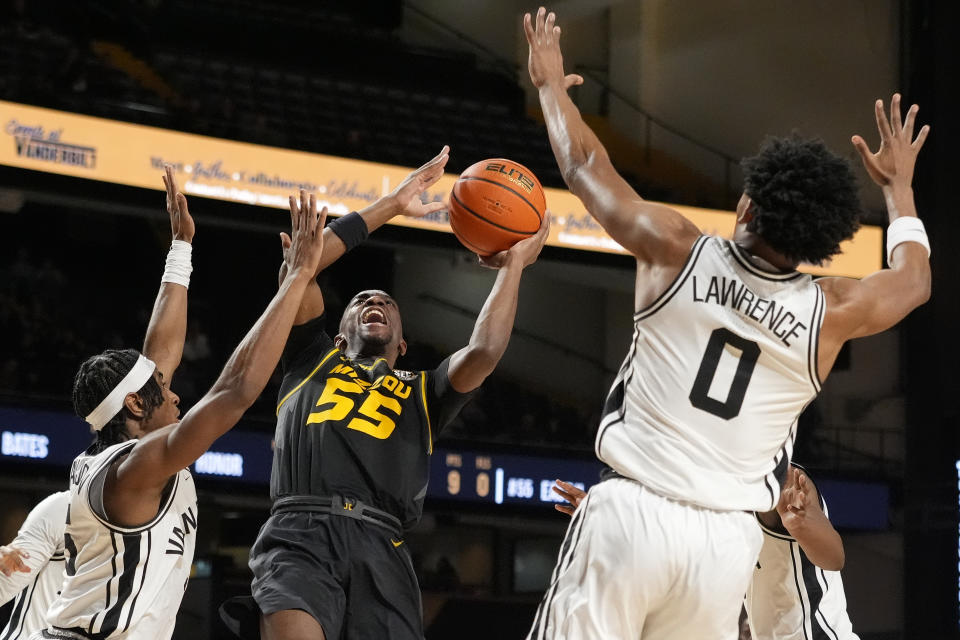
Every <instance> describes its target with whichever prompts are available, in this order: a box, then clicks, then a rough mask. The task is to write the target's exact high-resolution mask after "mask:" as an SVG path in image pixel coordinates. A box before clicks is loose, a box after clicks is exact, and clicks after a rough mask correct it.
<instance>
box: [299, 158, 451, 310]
mask: <svg viewBox="0 0 960 640" xmlns="http://www.w3.org/2000/svg"><path fill="white" fill-rule="evenodd" d="M449 159H450V147H448V146H444V147H443V148H442V149H441V150H440V153H438V154H437V155H436V156H434V157H433V159H431V160H430V161H429V162H427V163H426V164H424V165H423V166H421V167H420V168H419V169H417V170H416V171H413V172H411V173H410V174H409V175H408V176H407V177H406V178H404V180H403V182H401V183H400V184H399V185H398V186H397V188H396V189H394V190H393V191H391V192H390V193H389V194H388V195H386V196H384V197H382V198H380V199H379V200H377V201H376V202H374V203H373V204H372V205H370V206H369V207H367V208H365V209H362V210H361V211H359V212H357V213H350V214H347V215H346V216H343V217H342V218H340V219H338V220H335V221H334V222H332V223H331V224H330V226H329V227H327V228H326V229H324V230H323V255H322V256H321V257H320V264H319V265H317V273H316V274H315V275H317V274H319V273H320V272H321V271H323V270H324V269H326V268H327V267H329V266H330V265H331V264H333V263H334V262H336V261H337V260H338V259H339V258H340V257H341V256H342V255H343V254H345V253H346V252H347V251H348V250H350V249H352V248H353V247H354V246H355V245H356V244H358V243H359V242H362V241H363V240H364V239H365V238H366V237H367V235H368V234H370V233H371V232H373V231H376V230H377V229H379V228H380V227H382V226H383V225H384V224H386V223H387V222H388V221H389V220H391V219H392V218H394V217H396V216H398V215H401V216H407V217H410V218H422V217H423V216H425V215H427V214H430V213H435V212H437V211H440V210H442V209H444V208H445V207H446V204H445V203H443V202H427V203H424V202H422V201H421V199H420V197H421V196H422V195H423V192H424V191H426V190H427V189H429V188H430V187H432V186H433V185H434V184H436V183H437V181H438V180H439V179H440V178H441V177H442V176H443V170H444V168H445V167H446V166H447V160H449ZM304 194H305V192H304V191H302V190H301V191H300V199H301V201H302V200H303V199H304V197H305V195H304ZM290 201H291V205H290V206H291V207H292V206H294V202H295V201H294V199H293V198H291V199H290ZM280 246H281V248H282V249H283V252H284V254H286V252H287V251H288V250H289V248H290V237H289V236H288V235H287V234H285V233H281V234H280ZM285 273H286V264H285V263H284V264H281V266H280V281H281V282H283V278H284V275H285ZM323 309H324V305H323V293H322V292H321V291H320V287H319V286H317V283H316V282H313V283H311V284H310V285H308V286H307V291H306V293H305V294H304V296H303V302H302V303H301V305H300V309H299V310H298V311H297V318H296V320H295V321H294V324H295V325H301V324H305V323H307V322H309V321H310V320H313V319H314V318H316V317H318V316H320V315H321V314H322V313H323Z"/></svg>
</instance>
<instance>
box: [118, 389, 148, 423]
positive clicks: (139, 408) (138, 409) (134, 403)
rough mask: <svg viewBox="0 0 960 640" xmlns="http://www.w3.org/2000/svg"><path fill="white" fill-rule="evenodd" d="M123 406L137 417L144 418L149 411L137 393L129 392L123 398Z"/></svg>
mask: <svg viewBox="0 0 960 640" xmlns="http://www.w3.org/2000/svg"><path fill="white" fill-rule="evenodd" d="M123 406H125V407H126V408H127V411H129V412H130V415H132V416H133V417H135V418H140V419H142V418H143V417H144V415H146V413H147V412H146V410H145V409H144V406H143V400H141V399H140V396H138V395H137V394H136V393H128V394H127V397H126V398H124V399H123Z"/></svg>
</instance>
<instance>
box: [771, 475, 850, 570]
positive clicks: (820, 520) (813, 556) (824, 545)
mask: <svg viewBox="0 0 960 640" xmlns="http://www.w3.org/2000/svg"><path fill="white" fill-rule="evenodd" d="M787 473H788V475H787V482H786V484H785V485H784V487H783V490H782V491H781V492H780V502H779V503H777V508H776V509H775V510H773V511H769V512H767V513H763V514H760V519H761V521H763V523H764V524H766V525H767V526H769V527H771V528H774V529H777V528H779V526H778V525H780V524H782V525H783V528H784V529H786V530H787V533H789V534H790V535H791V536H793V537H794V538H795V539H796V541H797V544H799V545H800V548H801V549H803V552H804V553H805V554H806V555H807V558H809V559H810V562H812V563H813V564H815V565H817V566H818V567H820V568H821V569H826V570H827V571H840V569H842V568H843V563H844V553H843V540H842V539H841V538H840V534H839V533H837V530H836V529H834V528H833V525H832V524H831V523H830V520H829V519H828V518H827V516H826V514H825V513H824V512H823V509H821V508H820V496H819V494H818V493H817V488H816V487H815V486H814V485H813V483H812V482H810V479H809V478H808V477H807V475H806V474H805V473H804V472H803V471H802V470H800V469H797V468H796V467H790V469H789V471H788V472H787Z"/></svg>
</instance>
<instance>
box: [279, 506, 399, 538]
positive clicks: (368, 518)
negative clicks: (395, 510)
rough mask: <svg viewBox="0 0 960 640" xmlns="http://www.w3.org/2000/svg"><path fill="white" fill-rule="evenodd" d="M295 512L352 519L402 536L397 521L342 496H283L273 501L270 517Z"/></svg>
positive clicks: (378, 510) (374, 508)
mask: <svg viewBox="0 0 960 640" xmlns="http://www.w3.org/2000/svg"><path fill="white" fill-rule="evenodd" d="M295 511H300V512H310V513H326V514H329V515H332V516H342V517H344V518H353V519H354V520H362V521H364V522H369V523H370V524H373V525H376V526H378V527H381V528H383V529H387V530H388V531H390V532H391V533H393V534H395V535H396V536H397V537H400V536H402V535H403V523H401V522H400V520H399V519H397V518H395V517H394V516H392V515H390V514H389V513H387V512H386V511H381V510H380V509H377V508H376V507H371V506H370V505H368V504H366V503H365V502H361V501H359V500H353V499H351V498H344V497H343V496H328V497H320V496H283V497H282V498H277V499H276V500H274V502H273V506H272V507H271V508H270V515H276V514H278V513H291V512H295Z"/></svg>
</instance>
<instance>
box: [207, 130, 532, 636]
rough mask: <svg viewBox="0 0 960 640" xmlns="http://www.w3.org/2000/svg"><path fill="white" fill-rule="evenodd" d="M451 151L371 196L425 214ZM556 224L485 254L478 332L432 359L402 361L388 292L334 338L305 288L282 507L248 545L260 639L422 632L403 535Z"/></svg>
mask: <svg viewBox="0 0 960 640" xmlns="http://www.w3.org/2000/svg"><path fill="white" fill-rule="evenodd" d="M445 163H446V149H445V150H444V151H443V152H442V153H441V155H440V156H438V157H437V158H435V159H434V160H433V161H432V162H431V163H428V164H427V165H424V167H421V169H419V170H418V172H415V173H414V174H411V178H410V179H408V183H409V184H410V185H412V186H410V187H409V188H407V189H405V190H404V189H398V191H397V192H395V193H394V194H391V195H390V196H387V198H384V199H383V200H382V201H381V202H379V203H377V204H376V205H374V207H376V208H379V209H380V210H381V211H382V213H383V214H391V213H392V214H394V215H395V214H399V213H402V212H405V211H406V212H410V209H411V207H412V208H413V210H414V211H413V213H414V214H416V210H417V209H418V208H419V207H421V206H422V205H421V204H420V201H419V197H418V196H419V194H420V193H421V192H422V191H423V189H424V188H426V187H427V186H429V184H432V183H433V182H435V181H436V180H437V179H439V177H440V175H442V172H443V165H444V164H445ZM418 173H419V174H420V175H419V176H418V175H417V174H418ZM291 207H292V208H295V207H296V203H295V202H294V201H292V200H291ZM370 217H371V214H370V212H369V211H366V212H360V213H353V214H349V216H345V217H344V218H341V219H340V220H338V221H336V222H335V223H333V224H332V225H330V227H329V229H330V231H329V233H330V234H331V235H330V237H329V238H330V242H337V241H339V242H341V243H342V244H343V247H344V250H347V249H349V248H351V246H352V245H353V244H355V243H356V242H358V241H360V240H362V239H363V238H364V237H365V236H366V233H367V229H369V228H370V225H369V223H368V218H370ZM383 219H384V218H382V217H380V218H374V220H383ZM361 225H362V226H361ZM547 232H548V223H547V222H545V223H544V225H543V228H542V229H541V230H540V232H539V233H537V234H536V235H535V236H533V237H531V238H529V239H527V240H523V241H521V242H519V243H517V244H516V245H514V246H513V247H512V248H511V249H509V250H508V251H504V252H502V253H500V254H496V255H494V256H491V257H489V258H481V263H482V264H484V265H486V266H489V267H493V268H496V269H498V270H499V273H498V275H497V279H496V283H495V284H494V286H493V290H492V291H491V293H490V295H489V296H488V298H487V301H486V303H485V304H484V306H483V309H482V310H481V312H480V315H479V317H478V319H477V322H476V326H475V327H474V331H473V335H472V336H471V338H470V342H469V344H468V345H467V346H466V347H464V348H463V349H460V350H459V351H457V352H456V353H454V354H453V355H451V356H449V357H448V358H446V359H445V360H444V361H443V362H441V363H440V365H439V366H438V367H436V368H435V369H432V370H429V371H416V372H410V371H401V370H397V369H395V368H394V366H395V364H396V361H397V359H398V358H399V357H400V356H401V355H403V354H404V352H405V351H406V348H407V347H406V343H405V342H404V340H403V327H402V324H401V317H400V311H399V309H398V307H397V304H396V302H395V301H394V300H393V298H391V297H390V295H388V294H387V293H385V292H383V291H377V290H371V291H362V292H360V293H358V294H357V295H356V296H354V298H353V299H352V300H351V301H350V303H349V304H348V305H347V307H346V310H345V311H344V314H343V317H342V319H341V321H340V325H339V332H338V333H337V335H336V336H333V337H331V336H330V335H329V334H328V333H327V332H326V331H325V330H324V325H325V320H326V318H325V317H324V306H323V296H322V294H321V292H320V289H319V287H317V286H316V284H315V283H314V284H312V285H311V286H310V290H309V291H308V293H307V294H306V295H305V296H304V299H303V303H302V306H301V308H300V313H299V315H298V317H297V321H296V324H297V326H295V327H294V329H293V331H292V332H291V335H290V338H289V340H288V342H287V346H286V348H285V350H284V354H283V357H282V359H281V362H282V365H283V382H282V385H281V391H280V396H279V403H278V406H277V431H276V449H275V453H274V463H273V473H272V477H271V483H270V493H271V498H272V499H273V508H272V510H271V516H270V518H269V520H267V522H266V524H265V525H264V526H263V528H262V529H261V531H260V534H259V536H258V538H257V541H256V543H255V545H254V546H253V549H252V550H251V553H250V567H251V569H252V570H253V573H254V580H253V596H254V598H255V600H256V603H257V605H258V606H259V609H260V611H261V612H262V616H261V618H260V632H261V637H263V638H265V639H278V638H283V639H284V640H293V639H300V638H303V639H306V638H310V639H312V640H315V639H317V638H329V639H331V640H333V639H337V638H357V639H361V638H363V639H368V638H378V639H385V638H411V639H413V638H423V623H422V613H421V605H420V590H419V585H418V584H417V579H416V576H415V574H414V571H413V565H412V563H411V560H410V556H409V554H408V553H407V550H406V547H405V545H404V543H403V533H404V531H405V530H406V529H407V528H408V527H410V526H412V525H413V524H415V523H416V522H417V521H418V520H419V519H420V514H421V511H422V508H423V499H424V496H425V495H426V491H427V478H428V465H429V460H430V454H431V452H432V450H433V442H434V439H435V438H436V437H437V435H438V434H439V433H440V432H441V431H442V430H443V428H444V427H445V426H446V425H447V424H448V423H449V422H450V420H451V419H452V418H453V417H454V416H455V415H456V413H457V412H458V411H459V410H460V408H461V407H462V406H463V404H464V403H465V402H466V401H467V400H468V399H469V397H470V395H469V394H470V392H471V391H473V390H474V389H476V388H477V387H479V386H480V384H481V383H482V382H483V380H484V379H485V378H486V377H487V376H488V375H489V374H490V373H491V372H492V371H493V369H494V367H495V366H496V364H497V362H498V361H499V360H500V357H501V356H502V355H503V353H504V351H505V350H506V347H507V341H508V340H509V337H510V332H511V330H512V328H513V321H514V316H515V314H516V308H517V292H518V288H519V285H520V276H521V273H522V271H523V269H524V268H525V267H526V266H528V265H530V264H532V263H533V262H534V261H535V260H536V258H537V256H538V255H539V253H540V249H541V248H542V247H543V243H544V241H545V240H546V236H547ZM338 239H339V240H338ZM284 246H286V239H284ZM235 605H237V606H236V607H235ZM238 605H239V603H237V601H231V602H228V603H227V605H226V606H225V610H224V618H225V620H227V621H228V624H230V625H231V626H232V628H233V629H234V630H235V631H237V632H238V633H239V634H240V635H241V636H243V637H248V632H249V633H250V634H251V635H252V634H253V633H255V631H256V630H255V629H249V628H244V627H243V623H242V621H240V620H238V617H242V613H240V611H242V607H241V606H238ZM231 619H232V621H231ZM250 622H251V621H250V619H249V618H247V619H246V623H247V624H249V623H250ZM251 626H252V625H251Z"/></svg>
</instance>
